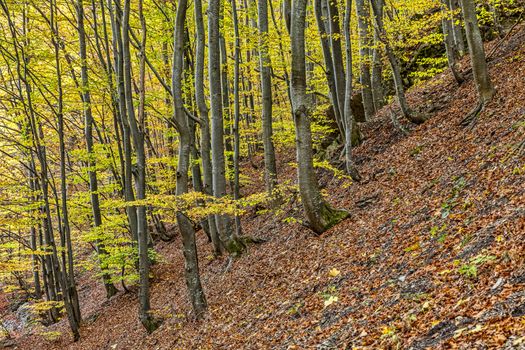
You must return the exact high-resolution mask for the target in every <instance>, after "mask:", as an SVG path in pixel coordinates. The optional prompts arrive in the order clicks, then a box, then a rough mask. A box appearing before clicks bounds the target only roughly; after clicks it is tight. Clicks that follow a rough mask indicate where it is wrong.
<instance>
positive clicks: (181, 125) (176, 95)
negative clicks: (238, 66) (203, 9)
mask: <svg viewBox="0 0 525 350" xmlns="http://www.w3.org/2000/svg"><path fill="white" fill-rule="evenodd" d="M187 6H188V2H187V0H180V1H179V3H178V6H177V14H176V19H175V31H174V40H173V71H172V79H171V84H172V91H173V111H174V122H175V125H176V128H177V131H178V133H179V159H178V164H177V191H176V194H177V195H182V194H184V193H187V192H188V170H189V163H190V147H191V143H190V142H191V140H190V128H189V126H188V120H187V118H186V115H185V113H184V101H183V99H182V70H183V52H184V46H185V34H184V27H185V22H186V11H187ZM177 223H178V225H179V230H180V232H181V235H182V245H183V252H184V261H185V276H186V286H187V287H188V292H189V295H190V299H191V303H192V306H193V311H194V312H195V315H196V317H197V319H200V318H201V317H202V316H203V315H204V312H205V311H206V298H205V296H204V291H203V290H202V285H201V281H200V275H199V261H198V256H197V247H196V245H195V230H194V228H193V225H192V223H191V221H190V220H189V218H188V217H187V216H186V215H185V214H184V213H183V212H182V211H178V212H177Z"/></svg>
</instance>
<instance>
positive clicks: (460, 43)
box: [448, 0, 465, 57]
mask: <svg viewBox="0 0 525 350" xmlns="http://www.w3.org/2000/svg"><path fill="white" fill-rule="evenodd" d="M448 7H449V8H450V10H451V11H452V12H453V14H454V16H453V18H452V27H453V29H454V31H453V33H454V35H453V36H454V44H455V46H456V47H457V50H458V52H457V53H458V56H459V57H463V56H464V55H465V38H464V36H463V26H462V25H461V23H462V19H461V11H460V9H459V0H448Z"/></svg>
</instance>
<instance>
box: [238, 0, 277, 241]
mask: <svg viewBox="0 0 525 350" xmlns="http://www.w3.org/2000/svg"><path fill="white" fill-rule="evenodd" d="M231 6H232V17H233V18H232V19H233V31H234V36H235V38H234V40H235V42H234V45H235V49H234V68H233V111H234V112H233V199H234V200H236V201H238V200H239V199H240V197H241V193H240V191H241V190H240V181H239V176H240V165H239V162H240V156H241V155H240V152H241V144H240V136H239V122H240V118H241V101H240V97H239V85H240V84H239V79H240V77H239V75H240V71H239V69H240V67H239V65H240V63H241V40H240V38H239V18H238V17H237V4H236V1H235V0H231ZM270 98H271V87H270ZM270 113H271V112H270ZM269 118H271V114H270V117H269ZM264 126H265V125H264V119H263V134H264ZM269 127H270V136H269V137H270V142H272V140H271V129H272V125H271V119H270V125H269ZM263 137H264V136H263ZM272 147H273V143H272ZM272 150H273V148H272ZM264 156H265V157H264V159H265V164H266V145H265V153H264ZM273 157H274V159H273V162H274V164H275V153H273ZM235 234H236V235H237V237H240V235H241V234H242V226H241V217H240V216H239V215H235Z"/></svg>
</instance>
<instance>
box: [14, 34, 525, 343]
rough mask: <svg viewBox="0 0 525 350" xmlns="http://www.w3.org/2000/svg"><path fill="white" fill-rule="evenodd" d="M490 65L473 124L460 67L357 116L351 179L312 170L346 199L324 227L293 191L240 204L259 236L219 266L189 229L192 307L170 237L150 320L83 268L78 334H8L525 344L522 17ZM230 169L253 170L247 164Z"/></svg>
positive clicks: (28, 339) (282, 157)
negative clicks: (276, 202) (486, 99)
mask: <svg viewBox="0 0 525 350" xmlns="http://www.w3.org/2000/svg"><path fill="white" fill-rule="evenodd" d="M495 44H496V42H493V43H490V44H488V50H487V52H490V48H491V47H493V45H495ZM468 63H469V62H468V61H463V62H462V68H463V70H466V68H467V67H468ZM490 68H491V76H492V79H493V81H494V84H495V86H496V89H497V95H496V97H495V99H494V100H493V101H492V102H491V103H490V104H489V105H487V107H486V109H485V111H484V112H483V113H482V114H481V115H480V117H479V119H478V120H477V123H476V124H475V125H474V126H473V127H472V128H463V127H461V126H459V124H460V122H461V120H462V119H463V118H464V116H465V115H466V114H467V113H468V112H469V110H470V109H471V108H472V107H473V106H474V105H475V102H476V91H475V88H474V86H473V83H472V81H471V78H470V79H469V80H468V81H467V82H466V83H465V84H463V85H462V86H460V87H457V85H456V84H455V82H454V80H453V79H452V77H451V75H450V74H449V72H448V71H447V72H445V73H443V74H441V75H438V76H436V77H435V78H434V79H432V80H431V81H429V82H427V83H426V84H424V85H422V86H419V87H416V88H413V89H412V90H411V91H410V92H409V94H408V97H409V102H410V104H411V106H413V107H414V109H416V110H418V111H420V112H424V113H428V114H431V115H432V117H431V118H430V119H429V120H428V121H427V122H425V123H424V124H422V125H420V126H417V127H412V128H411V130H410V133H409V134H408V135H404V134H403V133H402V132H400V131H398V130H396V129H394V128H393V126H392V123H391V121H390V108H391V106H387V107H385V108H384V109H383V110H382V111H381V112H380V113H379V115H378V116H377V117H376V118H375V119H374V120H372V121H371V122H369V123H366V124H363V131H364V134H365V136H366V138H365V142H364V143H363V144H362V145H361V146H360V147H358V148H357V149H356V150H355V156H356V158H357V163H358V164H357V165H358V167H359V170H360V172H361V175H362V176H363V181H362V182H361V183H358V184H357V183H356V184H353V185H352V186H350V187H349V188H344V186H342V181H343V180H341V179H337V178H335V177H333V175H332V174H330V173H329V172H328V171H324V170H323V171H321V172H320V173H319V175H320V177H321V183H322V184H323V185H324V186H325V190H326V193H328V196H329V199H330V201H331V202H332V203H334V204H335V205H337V206H340V207H343V208H346V209H347V210H348V211H349V212H350V213H351V217H350V219H348V220H346V221H344V222H342V223H341V224H339V225H337V226H335V227H334V228H332V229H331V230H329V231H328V232H326V233H325V234H323V235H321V236H319V237H317V236H314V235H313V234H312V233H311V232H310V231H309V230H307V229H306V228H304V227H302V226H301V225H299V224H297V223H285V222H283V221H282V219H283V218H284V217H285V216H287V215H292V214H291V213H292V212H294V209H297V210H299V209H298V208H299V205H298V204H297V203H292V204H291V206H290V207H289V208H288V210H289V212H288V213H287V214H285V215H282V216H279V217H274V216H273V215H271V214H264V215H256V213H250V214H248V215H245V217H243V228H244V230H245V233H246V234H249V235H252V236H256V237H263V238H266V239H268V241H267V242H266V243H263V244H259V245H253V246H251V247H250V249H249V252H248V253H246V254H244V255H242V256H241V257H240V258H238V259H235V260H234V261H233V263H232V264H233V266H229V261H228V259H227V258H221V259H216V260H213V259H210V255H211V250H210V249H211V248H210V246H209V245H208V244H207V242H206V237H205V235H204V234H202V233H201V232H199V234H198V249H199V253H200V256H199V258H200V263H201V274H202V281H203V285H204V289H205V291H206V293H207V300H208V303H209V313H208V314H207V316H206V317H205V319H204V320H203V321H200V322H194V321H192V316H191V314H190V310H191V306H190V305H189V303H188V297H187V295H186V293H187V290H186V287H185V284H184V277H183V272H184V260H183V257H182V252H181V249H180V247H181V243H180V239H179V238H177V239H176V240H175V241H173V242H170V243H159V245H158V250H159V252H160V254H161V255H162V256H163V259H162V261H161V262H160V263H159V264H157V265H156V266H154V277H153V279H152V290H151V293H152V306H153V309H155V310H158V311H159V313H161V314H162V316H164V317H167V320H166V321H165V322H164V324H163V325H162V326H161V327H160V328H159V329H158V330H156V331H155V332H154V333H153V334H151V335H146V333H145V332H144V330H143V328H142V326H141V325H140V323H139V322H138V320H137V317H136V315H135V313H136V309H137V307H138V306H137V303H138V302H137V295H136V292H137V291H136V290H134V289H133V290H132V291H131V292H130V293H126V294H124V293H123V292H120V293H119V294H118V295H116V296H114V297H113V298H111V299H110V300H108V301H105V298H104V291H103V288H102V286H101V285H100V283H96V282H95V281H94V279H93V278H91V277H90V276H83V277H82V279H81V281H80V285H79V293H80V297H81V300H83V301H84V302H83V303H82V305H83V308H84V309H83V314H84V318H85V321H84V324H83V325H82V328H81V339H80V341H78V342H76V343H72V342H71V339H70V338H69V336H66V334H68V332H67V325H66V324H65V322H64V321H62V322H61V323H59V324H57V325H55V326H50V327H49V329H48V331H55V330H58V331H61V332H63V334H64V335H63V336H61V337H59V338H58V339H57V340H54V341H46V340H44V339H43V338H42V337H41V336H38V335H34V336H25V337H23V338H20V339H18V340H17V345H16V347H17V348H19V349H44V348H46V349H355V348H356V349H361V348H364V349H414V350H415V349H425V348H432V349H445V348H447V349H448V348H459V349H493V348H503V349H525V250H524V248H525V240H524V234H525V150H524V149H523V147H522V148H521V149H520V148H518V147H517V146H518V145H519V144H520V142H523V141H524V140H525V102H524V101H525V30H524V29H523V28H518V29H516V30H515V31H514V33H513V34H512V35H510V36H509V37H508V38H506V39H505V42H504V43H503V45H501V46H500V47H499V48H498V50H497V51H496V53H495V54H494V56H493V57H492V60H491V62H490ZM278 157H279V159H278V161H279V174H278V175H279V179H280V180H284V179H289V180H292V181H294V178H295V170H294V169H293V168H292V167H291V166H290V165H289V163H290V162H292V161H293V160H294V159H293V152H292V151H290V150H287V151H285V150H281V152H280V154H279V156H278ZM261 162H262V160H261ZM243 173H244V174H249V175H250V176H253V177H254V178H259V177H260V176H261V175H260V173H261V171H260V169H254V168H252V167H251V166H250V165H246V168H245V169H244V170H243ZM256 190H262V188H249V191H250V192H251V191H256ZM245 191H248V188H245ZM245 194H246V193H245ZM293 215H299V214H293Z"/></svg>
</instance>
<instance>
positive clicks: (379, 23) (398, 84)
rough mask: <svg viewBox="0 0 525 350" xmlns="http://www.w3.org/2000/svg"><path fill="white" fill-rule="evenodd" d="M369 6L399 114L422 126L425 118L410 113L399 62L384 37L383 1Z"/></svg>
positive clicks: (375, 0) (375, 1)
mask: <svg viewBox="0 0 525 350" xmlns="http://www.w3.org/2000/svg"><path fill="white" fill-rule="evenodd" d="M371 4H372V9H373V11H374V17H375V21H376V30H377V31H378V33H379V37H380V39H381V40H382V42H383V44H384V45H385V51H386V55H387V58H388V61H389V62H390V68H391V69H392V76H393V78H394V86H395V88H396V97H397V101H398V103H399V107H400V108H401V113H402V114H403V117H405V118H406V119H408V120H409V121H411V122H412V123H415V124H422V123H423V122H425V120H426V118H424V117H423V116H421V115H416V114H414V113H412V111H410V109H409V107H408V103H407V99H406V96H405V88H404V86H403V79H402V78H401V69H400V67H399V62H398V61H397V58H396V56H395V55H394V51H393V50H392V47H391V46H390V43H389V42H388V38H387V37H386V31H385V28H384V24H383V8H384V2H383V0H371Z"/></svg>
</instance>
